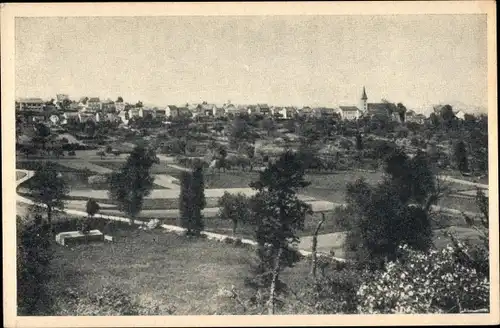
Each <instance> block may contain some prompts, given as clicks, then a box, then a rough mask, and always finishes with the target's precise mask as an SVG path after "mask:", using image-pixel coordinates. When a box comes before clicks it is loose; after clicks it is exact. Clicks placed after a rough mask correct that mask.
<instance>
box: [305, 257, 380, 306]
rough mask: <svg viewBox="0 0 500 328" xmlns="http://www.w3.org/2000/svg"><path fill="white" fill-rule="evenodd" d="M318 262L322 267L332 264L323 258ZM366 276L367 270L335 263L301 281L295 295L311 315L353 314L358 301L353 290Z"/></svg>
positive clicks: (368, 273) (368, 278) (367, 275)
mask: <svg viewBox="0 0 500 328" xmlns="http://www.w3.org/2000/svg"><path fill="white" fill-rule="evenodd" d="M321 261H323V262H322V263H321V265H322V267H324V266H325V265H327V266H331V265H332V264H334V263H329V262H330V261H328V260H325V259H321ZM325 261H326V262H325ZM370 279H371V274H370V272H368V271H362V270H358V269H356V268H354V267H352V266H346V265H344V264H342V265H339V264H338V263H337V264H336V265H334V268H333V270H330V271H329V272H328V273H324V274H322V275H321V276H319V277H318V278H317V279H314V280H312V279H306V280H304V282H303V283H301V284H300V285H299V287H298V288H299V291H298V293H297V294H298V295H296V296H297V297H298V298H299V299H300V300H301V302H302V303H305V304H306V306H307V307H308V308H310V309H311V311H310V312H311V313H314V314H354V313H357V306H358V303H359V301H360V300H359V299H358V296H357V291H358V289H359V287H360V286H361V284H362V283H363V282H364V281H369V280H370Z"/></svg>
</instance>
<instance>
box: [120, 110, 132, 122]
mask: <svg viewBox="0 0 500 328" xmlns="http://www.w3.org/2000/svg"><path fill="white" fill-rule="evenodd" d="M118 118H119V119H120V120H121V121H122V122H123V123H124V124H128V121H129V120H130V115H129V113H128V111H127V110H122V111H121V112H119V113H118Z"/></svg>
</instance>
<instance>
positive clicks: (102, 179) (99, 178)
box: [87, 175, 108, 185]
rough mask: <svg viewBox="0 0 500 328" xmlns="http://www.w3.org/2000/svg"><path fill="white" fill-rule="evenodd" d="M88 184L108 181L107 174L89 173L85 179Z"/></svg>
mask: <svg viewBox="0 0 500 328" xmlns="http://www.w3.org/2000/svg"><path fill="white" fill-rule="evenodd" d="M87 181H88V183H89V184H90V185H100V184H105V183H108V176H106V175H91V176H89V177H88V179H87Z"/></svg>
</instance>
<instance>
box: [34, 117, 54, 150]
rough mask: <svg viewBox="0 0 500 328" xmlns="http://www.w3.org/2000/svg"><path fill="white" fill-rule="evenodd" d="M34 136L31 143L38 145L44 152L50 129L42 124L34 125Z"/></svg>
mask: <svg viewBox="0 0 500 328" xmlns="http://www.w3.org/2000/svg"><path fill="white" fill-rule="evenodd" d="M35 133H36V134H35V136H34V137H33V143H35V144H37V145H40V146H41V148H42V149H43V150H45V147H46V144H47V142H48V140H49V137H50V128H49V127H48V126H46V125H45V124H43V123H37V124H36V125H35Z"/></svg>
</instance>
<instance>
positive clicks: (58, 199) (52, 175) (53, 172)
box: [29, 162, 69, 224]
mask: <svg viewBox="0 0 500 328" xmlns="http://www.w3.org/2000/svg"><path fill="white" fill-rule="evenodd" d="M29 192H30V194H31V196H32V197H33V199H34V201H35V202H36V203H38V204H43V205H44V207H45V208H46V209H47V221H48V222H49V224H52V212H53V211H54V209H55V208H58V209H63V208H64V201H63V199H64V197H65V196H66V195H67V194H68V193H69V186H68V184H67V183H66V181H65V180H64V179H63V177H62V176H61V175H60V173H59V172H58V171H57V169H56V165H55V163H52V162H45V163H42V164H40V166H39V167H38V168H37V170H36V171H35V175H34V176H33V177H32V178H31V179H30V184H29Z"/></svg>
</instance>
